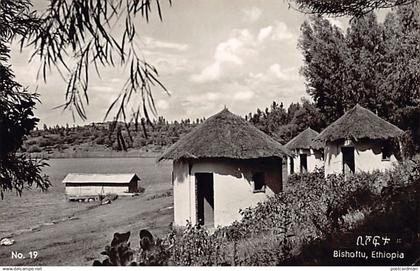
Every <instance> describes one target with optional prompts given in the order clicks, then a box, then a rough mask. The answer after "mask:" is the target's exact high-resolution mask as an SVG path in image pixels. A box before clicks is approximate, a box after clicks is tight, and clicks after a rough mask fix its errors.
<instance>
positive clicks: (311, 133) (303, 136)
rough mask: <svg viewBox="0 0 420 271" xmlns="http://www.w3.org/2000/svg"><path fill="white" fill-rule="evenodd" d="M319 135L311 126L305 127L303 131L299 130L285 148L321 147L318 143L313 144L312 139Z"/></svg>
mask: <svg viewBox="0 0 420 271" xmlns="http://www.w3.org/2000/svg"><path fill="white" fill-rule="evenodd" d="M318 135H319V133H318V132H317V131H315V130H312V129H311V127H309V128H307V129H306V130H305V131H303V132H301V133H300V134H298V135H297V136H295V137H294V138H293V139H292V140H290V141H289V142H288V143H287V144H286V148H288V149H289V150H296V149H321V148H322V147H320V146H319V144H314V143H313V140H314V139H315V138H316V137H317V136H318Z"/></svg>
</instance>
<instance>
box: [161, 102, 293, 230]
mask: <svg viewBox="0 0 420 271" xmlns="http://www.w3.org/2000/svg"><path fill="white" fill-rule="evenodd" d="M288 153H289V152H288V151H287V149H286V148H284V147H283V146H282V145H281V144H280V143H278V142H276V141H275V140H273V139H272V138H271V137H269V136H268V135H266V134H265V133H263V132H262V131H260V130H259V129H257V128H256V127H255V126H253V125H252V124H250V123H249V122H247V121H245V120H244V119H243V118H241V117H239V116H237V115H234V114H232V113H231V112H229V111H228V110H227V109H224V110H222V111H221V112H219V113H218V114H216V115H214V116H212V117H210V118H209V119H207V120H206V121H205V122H204V123H202V124H201V125H199V126H198V127H196V128H195V129H193V130H192V131H191V132H190V133H189V134H187V135H185V136H183V137H182V138H181V139H180V140H179V141H178V142H176V143H175V144H174V145H172V146H171V147H170V148H169V149H168V150H167V151H166V152H165V153H164V154H162V156H161V157H159V158H158V160H159V161H160V160H165V159H171V160H173V189H174V220H175V221H174V222H175V225H178V226H185V225H186V222H187V220H188V221H190V222H192V223H200V224H202V225H205V226H208V227H217V226H226V225H229V224H231V223H232V222H233V221H235V220H238V219H240V218H241V215H240V214H239V210H240V209H245V208H247V207H251V206H253V205H255V204H256V203H258V202H260V201H262V200H264V199H265V198H266V196H267V195H273V194H274V193H278V192H280V191H282V189H283V180H284V179H285V177H284V176H283V174H284V175H285V174H286V173H285V172H283V168H284V167H283V164H285V158H286V156H287V154H288Z"/></svg>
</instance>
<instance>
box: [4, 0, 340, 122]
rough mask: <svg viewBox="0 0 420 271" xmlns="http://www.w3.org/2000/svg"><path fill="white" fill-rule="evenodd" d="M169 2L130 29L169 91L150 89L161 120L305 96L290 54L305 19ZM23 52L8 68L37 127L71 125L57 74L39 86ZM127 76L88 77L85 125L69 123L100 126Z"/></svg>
mask: <svg viewBox="0 0 420 271" xmlns="http://www.w3.org/2000/svg"><path fill="white" fill-rule="evenodd" d="M172 2H173V5H172V7H169V4H167V2H166V1H162V3H163V6H164V10H163V17H164V18H163V22H160V21H159V20H158V18H157V16H156V14H154V16H152V19H151V21H150V22H149V23H148V24H147V23H146V22H145V21H141V20H139V25H138V29H137V32H138V33H139V34H140V35H139V36H140V40H139V44H141V45H143V51H142V53H143V56H144V58H145V59H146V60H147V61H148V62H149V63H151V64H153V65H155V66H156V67H157V69H158V71H159V73H160V78H161V81H162V82H163V83H164V85H165V86H166V87H167V88H168V89H169V90H170V92H171V93H172V95H171V96H167V95H166V94H164V93H163V92H162V91H161V90H160V89H159V88H156V89H155V92H154V95H155V99H156V104H157V110H158V113H159V115H163V116H164V117H165V118H166V119H168V120H175V119H181V118H192V119H194V118H198V117H199V118H201V117H208V116H210V115H212V114H214V113H217V112H218V111H220V110H221V109H223V107H224V106H225V105H226V106H227V107H228V108H229V109H230V110H231V111H232V112H234V113H236V114H239V115H245V114H247V113H248V112H255V111H256V109H257V108H265V107H267V106H269V105H270V104H271V103H272V102H273V101H274V100H275V101H277V102H283V103H284V104H285V105H288V104H290V103H291V102H294V101H299V100H300V99H301V98H302V97H305V96H306V93H305V84H304V79H303V78H302V77H301V76H300V75H299V68H300V67H301V66H302V55H301V53H300V52H299V50H298V49H297V41H298V38H299V35H300V30H299V29H300V26H301V24H302V23H303V21H304V19H305V16H304V15H303V14H301V13H298V12H296V11H294V10H292V9H288V4H287V3H286V1H283V0H271V1H270V0H264V1H256V0H252V1H247V0H228V1H227V0H211V1H209V0H175V1H172ZM334 21H335V23H337V24H339V25H342V24H343V22H344V21H343V20H340V21H338V20H335V19H334ZM30 53H31V51H30V50H29V49H26V50H24V51H23V52H19V50H18V49H17V47H16V46H13V54H12V64H13V69H14V71H15V73H16V77H17V80H18V81H19V82H21V83H22V84H23V85H25V86H28V87H29V88H30V89H31V90H32V91H35V89H37V92H38V93H40V94H41V98H40V99H41V101H42V104H39V105H38V106H37V110H36V115H37V116H38V117H39V118H40V119H41V122H40V123H41V125H42V124H43V123H46V124H48V125H53V124H65V123H69V124H72V123H74V121H73V119H72V115H71V113H70V112H69V111H64V112H62V111H61V110H56V109H55V110H54V109H53V107H55V106H57V105H60V104H62V103H63V102H64V93H65V83H64V82H63V80H62V79H61V77H60V76H59V75H58V73H51V74H50V75H49V77H48V81H47V83H46V84H44V82H43V81H42V80H37V79H36V73H37V69H38V63H36V62H34V63H31V64H28V56H29V55H30ZM127 74H128V72H127V71H126V70H124V69H122V68H112V69H106V70H104V71H103V74H102V77H101V78H98V77H97V76H92V77H91V78H90V87H89V95H90V100H91V104H90V105H89V107H88V108H87V116H88V120H87V121H85V122H83V121H81V120H80V119H79V118H76V123H77V124H83V123H90V122H97V121H102V120H103V118H104V115H105V112H106V110H107V108H108V106H109V105H110V103H111V101H113V99H115V97H116V96H117V95H118V93H119V90H120V89H121V87H122V84H123V82H124V81H125V80H126V78H127Z"/></svg>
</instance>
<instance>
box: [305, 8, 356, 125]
mask: <svg viewBox="0 0 420 271" xmlns="http://www.w3.org/2000/svg"><path fill="white" fill-rule="evenodd" d="M301 32H302V34H301V37H300V39H299V43H298V45H299V47H300V49H301V50H302V53H303V57H304V62H305V65H304V66H303V67H302V69H301V74H302V75H303V76H304V77H305V79H306V86H307V92H308V93H309V94H310V95H311V97H312V98H313V100H314V102H315V104H316V106H317V108H318V109H319V110H320V112H321V114H323V115H324V116H325V118H326V120H327V122H330V121H331V120H335V119H337V117H338V116H340V115H341V114H342V112H343V111H344V104H343V103H344V99H343V97H342V93H343V90H344V88H345V84H344V81H343V79H344V78H345V73H346V62H347V61H348V59H349V56H348V51H346V50H345V49H343V48H345V47H346V41H345V38H344V34H343V33H342V32H341V30H340V29H339V28H338V27H336V26H332V25H331V24H330V23H329V21H328V20H326V19H323V18H322V17H319V16H315V17H311V19H310V21H305V22H304V23H303V25H302V27H301Z"/></svg>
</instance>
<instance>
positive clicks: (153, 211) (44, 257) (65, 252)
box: [0, 184, 173, 266]
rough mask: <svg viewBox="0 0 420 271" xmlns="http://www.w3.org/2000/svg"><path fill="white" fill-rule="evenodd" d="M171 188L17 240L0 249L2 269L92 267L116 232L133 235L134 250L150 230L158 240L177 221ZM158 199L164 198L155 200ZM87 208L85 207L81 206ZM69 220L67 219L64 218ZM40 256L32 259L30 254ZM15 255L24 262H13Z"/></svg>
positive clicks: (84, 213) (99, 208)
mask: <svg viewBox="0 0 420 271" xmlns="http://www.w3.org/2000/svg"><path fill="white" fill-rule="evenodd" d="M170 190H171V187H170V184H165V185H161V186H159V187H158V188H157V189H153V190H150V191H149V192H147V191H146V192H145V193H144V194H142V195H140V196H137V197H132V198H119V199H117V200H116V201H114V202H113V203H112V204H109V205H103V206H100V205H97V206H92V208H90V209H88V210H83V211H80V212H76V213H74V215H73V216H71V218H69V217H67V220H64V221H61V222H59V223H57V224H53V223H47V224H44V225H43V226H41V227H40V228H38V229H36V230H35V231H31V232H24V233H21V234H19V235H16V236H13V237H12V239H14V240H15V241H16V243H15V244H13V245H12V246H7V247H6V246H1V247H0V266H15V265H31V266H37V265H82V266H84V265H92V263H93V260H94V259H102V257H103V256H102V255H100V253H101V251H103V249H104V247H105V245H108V244H109V243H110V242H111V240H112V237H113V234H114V233H115V232H126V231H131V237H130V241H131V247H133V248H137V247H139V237H138V234H139V231H140V230H141V229H149V230H150V231H151V232H152V233H153V234H154V235H155V236H163V235H165V234H167V233H168V232H169V224H170V223H171V222H172V221H173V198H172V196H167V195H165V196H164V197H163V194H166V192H167V191H170ZM154 195H162V197H157V198H155V199H151V197H152V196H154ZM80 204H83V203H80ZM64 219H66V218H64ZM31 251H32V252H34V251H36V252H37V254H38V256H37V257H36V258H35V259H31V258H30V252H31ZM12 252H16V253H22V254H23V256H24V257H25V258H24V259H12Z"/></svg>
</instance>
